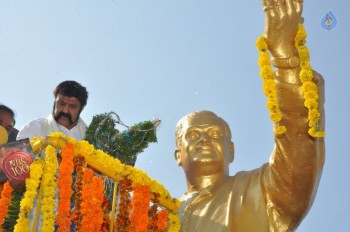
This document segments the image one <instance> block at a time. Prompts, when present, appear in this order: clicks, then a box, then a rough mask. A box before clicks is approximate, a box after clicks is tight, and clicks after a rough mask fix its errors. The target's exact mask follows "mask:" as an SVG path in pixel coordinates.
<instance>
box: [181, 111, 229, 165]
mask: <svg viewBox="0 0 350 232" xmlns="http://www.w3.org/2000/svg"><path fill="white" fill-rule="evenodd" d="M182 131H183V133H182V137H181V144H180V147H179V148H177V150H178V153H177V157H176V159H177V162H178V164H179V165H182V166H183V168H184V170H185V171H195V170H197V169H198V168H205V169H207V170H212V168H214V169H215V171H222V170H225V169H226V168H227V167H228V165H229V163H231V162H232V161H233V144H232V142H231V141H230V138H228V137H227V135H226V133H225V127H224V124H223V121H222V120H221V119H220V118H218V117H216V116H213V115H211V114H201V115H196V116H192V117H188V118H187V120H186V121H185V122H184V124H183V130H182ZM217 168H219V170H218V169H217Z"/></svg>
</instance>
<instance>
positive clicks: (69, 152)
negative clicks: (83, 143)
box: [56, 144, 74, 232]
mask: <svg viewBox="0 0 350 232" xmlns="http://www.w3.org/2000/svg"><path fill="white" fill-rule="evenodd" d="M73 151H74V145H73V144H66V145H65V146H64V147H63V149H62V152H61V157H62V160H61V163H60V169H59V176H58V181H57V186H58V189H59V192H58V199H59V201H58V206H57V214H56V224H57V226H58V229H57V231H58V232H61V231H69V229H70V225H71V216H70V205H71V197H72V194H73V190H72V183H73V178H72V174H73V171H74V163H73V158H74V153H73Z"/></svg>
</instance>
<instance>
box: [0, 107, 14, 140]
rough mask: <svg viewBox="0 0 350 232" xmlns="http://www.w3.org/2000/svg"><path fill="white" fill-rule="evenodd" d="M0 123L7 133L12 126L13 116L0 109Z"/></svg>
mask: <svg viewBox="0 0 350 232" xmlns="http://www.w3.org/2000/svg"><path fill="white" fill-rule="evenodd" d="M0 125H1V126H2V127H4V128H5V129H6V131H7V134H10V132H11V130H12V128H13V126H14V118H13V117H12V115H11V114H10V113H8V112H6V111H3V110H0Z"/></svg>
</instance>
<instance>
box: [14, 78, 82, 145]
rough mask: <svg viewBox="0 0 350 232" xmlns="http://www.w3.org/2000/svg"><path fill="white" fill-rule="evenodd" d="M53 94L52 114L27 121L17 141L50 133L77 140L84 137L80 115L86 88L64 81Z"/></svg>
mask: <svg viewBox="0 0 350 232" xmlns="http://www.w3.org/2000/svg"><path fill="white" fill-rule="evenodd" d="M53 94H54V96H55V102H54V107H53V111H52V113H51V114H50V115H49V116H48V117H47V118H37V119H34V120H31V121H29V122H28V123H27V124H26V125H24V127H23V128H22V129H21V130H20V131H19V133H18V135H17V140H18V139H23V138H29V139H32V138H34V137H36V136H42V137H45V136H47V135H49V134H50V133H51V132H62V133H63V134H65V135H67V136H70V137H73V138H75V139H77V140H80V139H83V138H84V137H85V132H86V127H87V126H86V124H85V123H84V121H83V120H82V119H81V118H80V113H81V112H82V111H83V109H84V107H85V105H86V103H87V99H88V92H87V90H86V88H85V87H84V86H82V85H81V84H79V83H78V82H76V81H64V82H62V83H60V84H59V85H58V86H57V87H56V88H55V89H54V91H53Z"/></svg>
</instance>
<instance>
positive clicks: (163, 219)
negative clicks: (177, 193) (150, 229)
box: [157, 210, 168, 232]
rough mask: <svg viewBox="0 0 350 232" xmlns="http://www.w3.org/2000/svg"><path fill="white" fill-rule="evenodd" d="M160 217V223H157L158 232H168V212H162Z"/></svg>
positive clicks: (159, 214)
mask: <svg viewBox="0 0 350 232" xmlns="http://www.w3.org/2000/svg"><path fill="white" fill-rule="evenodd" d="M157 216H158V221H157V227H158V231H161V232H163V231H166V229H167V228H168V211H166V210H161V211H159V212H158V214H157Z"/></svg>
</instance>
